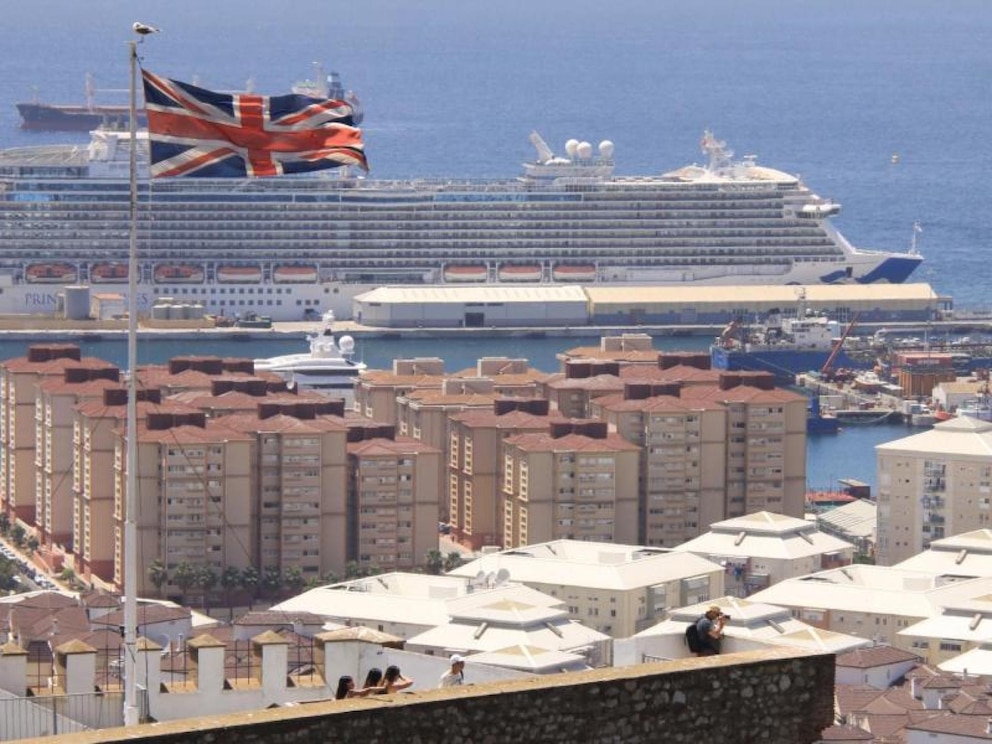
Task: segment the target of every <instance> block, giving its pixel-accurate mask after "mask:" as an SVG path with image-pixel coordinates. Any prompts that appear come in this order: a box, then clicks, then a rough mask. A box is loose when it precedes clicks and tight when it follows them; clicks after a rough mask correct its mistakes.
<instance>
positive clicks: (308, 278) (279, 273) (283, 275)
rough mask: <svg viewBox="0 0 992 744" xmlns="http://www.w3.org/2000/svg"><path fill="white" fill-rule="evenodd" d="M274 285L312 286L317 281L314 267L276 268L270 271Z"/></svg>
mask: <svg viewBox="0 0 992 744" xmlns="http://www.w3.org/2000/svg"><path fill="white" fill-rule="evenodd" d="M272 281H274V282H275V283H276V284H313V283H314V282H316V281H317V268H316V267H315V266H276V267H275V269H273V271H272Z"/></svg>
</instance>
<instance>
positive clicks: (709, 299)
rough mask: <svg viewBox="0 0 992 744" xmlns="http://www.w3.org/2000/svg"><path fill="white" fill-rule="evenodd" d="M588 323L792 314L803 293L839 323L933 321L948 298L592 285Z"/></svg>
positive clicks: (889, 288)
mask: <svg viewBox="0 0 992 744" xmlns="http://www.w3.org/2000/svg"><path fill="white" fill-rule="evenodd" d="M585 291H586V294H587V295H588V296H589V310H590V314H591V318H590V320H589V322H590V324H591V325H596V326H599V325H631V326H636V325H662V326H677V325H717V324H722V323H727V322H729V321H731V320H733V319H734V318H742V317H743V318H753V317H754V316H756V315H757V316H763V315H765V314H767V313H768V312H769V311H771V310H778V311H780V312H781V313H783V314H785V315H790V314H791V315H794V314H795V312H796V308H797V307H798V306H799V304H800V298H801V297H803V295H805V298H804V302H805V305H806V308H807V310H811V311H813V312H816V313H826V314H827V315H829V316H830V317H831V318H835V319H837V320H840V321H844V320H847V319H850V318H851V317H853V316H854V314H855V313H858V312H860V313H861V317H860V320H861V322H863V323H872V322H893V321H904V322H916V321H926V320H930V319H933V317H934V315H935V313H936V311H937V310H938V309H939V310H946V309H949V308H948V304H949V300H948V299H947V298H946V297H940V296H938V295H937V293H936V292H934V290H933V288H932V287H931V286H930V285H929V284H922V283H921V284H809V285H803V286H798V285H756V284H746V285H740V286H718V285H709V286H698V285H689V286H687V285H668V286H653V287H647V286H616V285H605V284H591V285H587V286H586V287H585Z"/></svg>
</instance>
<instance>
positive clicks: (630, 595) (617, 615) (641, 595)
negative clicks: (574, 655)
mask: <svg viewBox="0 0 992 744" xmlns="http://www.w3.org/2000/svg"><path fill="white" fill-rule="evenodd" d="M448 575H449V576H464V577H465V578H468V579H472V578H477V579H478V577H482V579H481V580H482V582H483V583H486V584H488V583H491V582H493V581H495V580H496V577H501V578H502V579H503V580H505V581H514V582H520V583H521V584H524V585H526V586H529V587H531V588H532V589H537V590H538V591H540V592H543V593H545V594H548V595H550V596H552V597H557V598H559V599H561V600H563V602H564V604H565V607H567V609H568V613H569V618H570V619H572V620H575V621H578V622H581V623H583V624H584V625H587V626H588V627H590V628H595V629H596V630H598V631H600V632H601V633H606V634H608V635H610V636H612V637H613V638H627V637H629V636H632V635H634V634H635V633H637V632H639V631H641V630H644V629H645V628H647V627H650V626H652V625H654V624H655V623H656V622H658V621H659V620H661V619H663V618H664V617H666V616H667V614H668V612H669V611H670V610H671V609H673V608H676V607H682V606H684V605H686V604H695V603H699V602H707V601H708V600H710V599H714V598H716V597H720V596H723V593H724V591H723V587H724V568H723V566H721V565H719V564H717V563H714V562H712V561H710V560H707V559H705V558H700V557H698V556H695V555H692V554H685V553H674V552H671V551H667V550H658V549H654V548H649V547H645V546H641V545H623V544H617V543H605V542H586V541H581V540H553V541H551V542H544V543H537V544H535V545H526V546H521V547H518V548H512V549H509V550H503V551H500V552H499V553H493V554H491V555H483V556H481V557H480V558H477V559H476V560H474V561H471V562H469V563H466V564H465V565H463V566H459V567H458V568H456V569H455V570H453V571H449V572H448Z"/></svg>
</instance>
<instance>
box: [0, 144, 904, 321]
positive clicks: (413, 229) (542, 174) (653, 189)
mask: <svg viewBox="0 0 992 744" xmlns="http://www.w3.org/2000/svg"><path fill="white" fill-rule="evenodd" d="M531 142H532V144H533V145H534V147H535V148H536V150H537V157H536V159H535V160H534V161H532V162H528V163H525V164H524V166H523V173H522V174H520V175H518V176H516V177H509V178H506V179H504V180H485V181H483V180H457V179H450V180H448V179H444V180H441V179H433V180H428V179H422V180H408V181H389V180H375V179H371V178H364V177H360V176H357V175H355V174H353V173H350V172H347V171H344V170H338V171H331V172H324V173H320V174H316V175H315V174H308V175H304V176H292V177H284V178H261V179H246V180H239V179H205V178H197V179H165V178H163V179H156V180H154V181H152V180H150V179H149V178H148V176H147V167H146V166H142V167H140V172H139V194H138V208H137V214H138V217H137V219H138V225H137V230H138V253H139V257H140V258H139V264H140V265H139V276H138V277H137V279H138V286H139V296H138V297H137V298H136V300H137V304H138V307H139V309H140V310H142V311H144V312H147V311H148V310H149V309H150V308H151V306H152V305H153V304H154V302H155V300H156V298H159V297H172V298H174V299H175V300H177V301H180V302H188V303H190V304H199V305H202V306H203V308H204V310H205V312H207V313H213V314H218V315H224V316H228V317H233V316H236V315H243V314H245V313H249V312H255V313H258V314H263V315H266V316H269V317H271V318H272V319H273V320H277V321H285V320H300V319H304V318H314V317H318V318H319V317H320V315H321V314H323V313H324V312H325V311H327V310H330V311H332V312H334V313H335V315H336V316H337V317H338V318H341V319H347V318H350V317H351V314H352V300H353V298H354V297H355V296H356V295H358V294H360V293H362V292H364V291H367V290H370V289H372V288H375V287H379V286H396V285H443V284H460V285H463V286H464V285H466V284H472V283H479V284H482V283H488V284H504V285H516V286H520V285H521V284H531V285H534V286H540V285H555V284H562V283H568V284H579V285H584V284H614V285H616V284H636V285H665V284H684V283H695V284H710V285H712V284H721V285H740V284H816V283H837V282H893V283H895V282H902V281H904V280H905V279H906V278H907V277H908V276H909V275H910V274H911V273H912V272H913V270H914V269H915V268H916V267H917V266H918V265H919V263H920V261H921V260H922V259H921V257H920V256H919V255H916V254H915V251H911V252H909V253H889V252H880V251H867V250H861V249H857V248H855V247H853V246H852V245H850V244H849V243H848V242H847V241H846V240H845V239H844V238H843V237H842V236H841V235H840V234H839V233H838V232H837V231H836V229H835V228H834V227H833V225H832V224H831V222H830V219H831V217H832V216H833V215H834V214H836V213H837V212H838V211H839V209H840V206H839V205H838V204H836V203H834V202H831V201H829V200H826V199H822V198H820V197H818V196H817V195H816V194H814V193H813V192H812V191H810V189H809V188H808V187H807V186H806V185H804V184H803V182H802V181H800V180H799V179H798V178H797V177H795V176H792V175H789V174H787V173H784V172H782V171H778V170H775V169H772V168H768V167H764V166H761V165H758V164H757V162H756V160H755V158H754V157H751V156H748V157H746V158H744V159H741V160H735V159H734V158H733V153H732V152H731V151H730V150H729V149H728V148H727V147H726V145H725V143H723V142H721V141H719V140H717V139H716V138H715V137H714V136H713V135H712V134H710V133H709V132H707V133H706V134H705V135H704V137H703V139H702V143H701V145H702V150H703V153H704V154H705V156H706V161H705V162H704V163H703V164H699V165H688V166H686V167H683V168H679V169H677V170H673V171H670V172H667V173H663V174H659V175H649V176H637V177H634V176H622V175H616V174H615V172H614V146H613V144H612V143H611V142H609V141H604V142H601V143H599V145H598V146H593V145H592V144H590V143H588V142H579V141H576V140H569V141H568V142H567V143H566V144H565V150H564V154H562V155H556V154H555V153H553V152H552V150H551V149H550V148H549V147H548V145H547V144H546V143H545V141H544V140H543V139H541V137H540V136H539V135H538V134H537V133H534V134H532V135H531ZM136 145H137V147H138V149H139V163H147V160H148V158H147V138H146V135H145V134H144V133H143V132H139V134H138V140H137V142H136ZM129 151H130V139H129V135H128V133H126V132H118V131H101V130H97V131H95V132H93V134H92V140H91V142H90V143H89V145H88V146H82V145H81V146H37V147H25V148H17V149H11V150H5V151H2V152H0V313H25V312H27V313H51V312H54V311H56V308H57V306H58V303H59V300H60V297H59V296H60V292H61V289H62V287H64V286H68V285H88V286H89V287H90V290H91V292H116V293H121V294H125V295H126V293H127V286H128V267H127V257H128V239H129V225H130V223H129V188H128V154H129ZM326 173H330V175H325V174H326Z"/></svg>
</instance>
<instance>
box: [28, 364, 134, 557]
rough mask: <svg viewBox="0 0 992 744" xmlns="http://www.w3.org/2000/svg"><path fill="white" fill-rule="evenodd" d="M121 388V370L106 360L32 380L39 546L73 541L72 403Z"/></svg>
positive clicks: (100, 397) (68, 543)
mask: <svg viewBox="0 0 992 744" xmlns="http://www.w3.org/2000/svg"><path fill="white" fill-rule="evenodd" d="M120 389H121V383H120V370H119V369H118V368H117V367H115V366H114V365H112V364H109V363H107V364H105V365H104V366H102V367H98V366H92V367H88V368H86V367H68V368H66V369H65V370H64V373H63V375H62V377H61V378H59V377H56V376H52V377H49V378H44V379H42V380H41V381H40V382H39V383H38V384H37V385H36V391H37V393H36V405H35V422H34V429H35V488H34V490H35V521H34V525H33V526H34V527H35V528H36V530H37V538H38V541H39V542H40V543H41V544H42V545H43V546H48V547H51V546H52V545H53V544H57V545H60V546H69V545H71V544H72V536H73V503H74V501H73V490H72V488H73V462H74V451H75V448H74V446H73V441H74V439H73V437H74V432H75V428H74V427H75V411H74V408H75V406H76V405H78V404H80V403H82V402H85V401H88V400H102V399H103V396H104V393H105V391H107V390H120Z"/></svg>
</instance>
